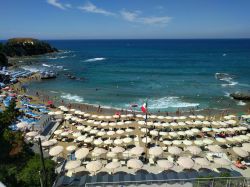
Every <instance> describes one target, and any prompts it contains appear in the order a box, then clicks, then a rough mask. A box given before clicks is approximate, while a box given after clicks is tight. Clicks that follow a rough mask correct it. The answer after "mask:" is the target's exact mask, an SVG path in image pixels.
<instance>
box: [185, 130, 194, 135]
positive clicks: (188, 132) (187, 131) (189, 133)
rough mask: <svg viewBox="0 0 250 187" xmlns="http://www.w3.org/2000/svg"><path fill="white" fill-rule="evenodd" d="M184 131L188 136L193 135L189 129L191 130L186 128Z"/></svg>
mask: <svg viewBox="0 0 250 187" xmlns="http://www.w3.org/2000/svg"><path fill="white" fill-rule="evenodd" d="M185 133H186V135H188V136H193V135H194V132H193V131H191V130H186V131H185Z"/></svg>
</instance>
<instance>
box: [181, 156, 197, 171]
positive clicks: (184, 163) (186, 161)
mask: <svg viewBox="0 0 250 187" xmlns="http://www.w3.org/2000/svg"><path fill="white" fill-rule="evenodd" d="M177 163H178V164H179V165H180V166H181V167H183V168H185V169H191V168H192V167H193V166H194V161H193V160H192V159H191V158H188V157H179V158H178V161H177Z"/></svg>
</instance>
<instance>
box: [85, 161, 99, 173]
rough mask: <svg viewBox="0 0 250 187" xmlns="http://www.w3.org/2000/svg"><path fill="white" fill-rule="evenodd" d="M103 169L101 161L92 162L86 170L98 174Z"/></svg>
mask: <svg viewBox="0 0 250 187" xmlns="http://www.w3.org/2000/svg"><path fill="white" fill-rule="evenodd" d="M101 168H102V163H101V162H100V161H99V160H96V161H91V162H89V163H88V164H87V165H86V169H87V170H88V171H89V172H94V173H95V172H97V171H99V170H100V169H101Z"/></svg>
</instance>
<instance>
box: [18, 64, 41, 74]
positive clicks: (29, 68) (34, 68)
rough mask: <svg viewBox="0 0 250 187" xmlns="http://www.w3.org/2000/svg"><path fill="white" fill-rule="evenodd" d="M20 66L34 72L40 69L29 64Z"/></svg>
mask: <svg viewBox="0 0 250 187" xmlns="http://www.w3.org/2000/svg"><path fill="white" fill-rule="evenodd" d="M21 68H22V69H24V70H27V71H30V72H34V73H36V72H39V71H40V69H38V68H37V67H31V66H22V67H21Z"/></svg>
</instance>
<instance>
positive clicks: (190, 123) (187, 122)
mask: <svg viewBox="0 0 250 187" xmlns="http://www.w3.org/2000/svg"><path fill="white" fill-rule="evenodd" d="M185 123H186V124H188V125H192V124H193V123H194V122H192V121H185Z"/></svg>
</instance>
